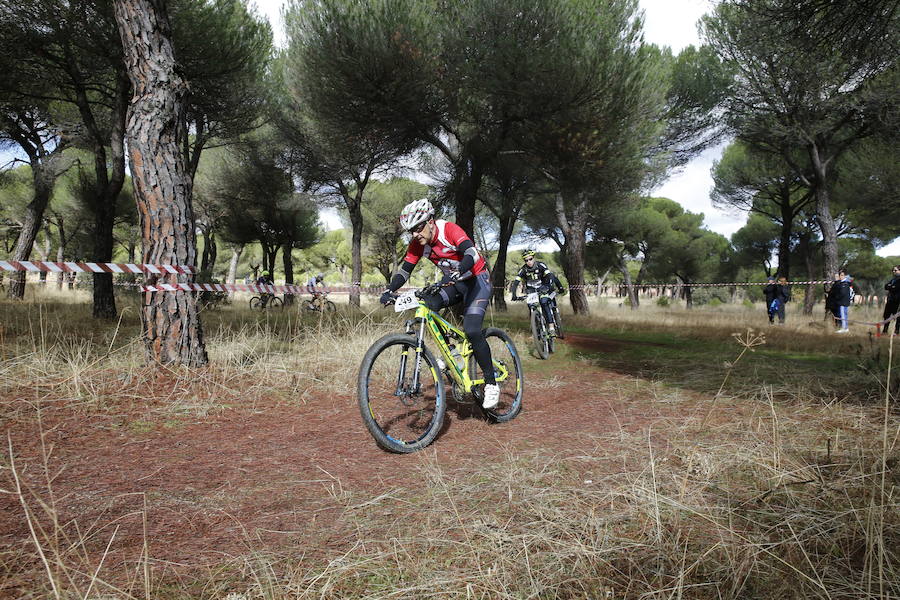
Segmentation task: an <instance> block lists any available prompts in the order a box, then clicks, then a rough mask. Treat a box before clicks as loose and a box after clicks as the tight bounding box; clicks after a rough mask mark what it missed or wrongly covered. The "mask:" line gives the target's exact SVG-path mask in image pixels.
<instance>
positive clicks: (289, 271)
mask: <svg viewBox="0 0 900 600" xmlns="http://www.w3.org/2000/svg"><path fill="white" fill-rule="evenodd" d="M291 250H293V248H292V246H291V244H289V243H285V244H284V246H283V247H282V249H281V264H282V265H284V284H285V285H294V255H293V254H292V253H291ZM284 303H285V305H286V306H290V305H292V304H293V303H294V294H285V295H284Z"/></svg>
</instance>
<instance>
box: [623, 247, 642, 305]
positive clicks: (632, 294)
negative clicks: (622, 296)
mask: <svg viewBox="0 0 900 600" xmlns="http://www.w3.org/2000/svg"><path fill="white" fill-rule="evenodd" d="M618 267H619V272H620V273H621V274H622V281H623V282H624V283H625V290H626V291H627V292H628V303H629V304H630V305H631V310H637V309H638V307H639V306H640V300H639V299H638V294H637V290H636V289H635V287H634V285H633V284H632V282H631V272H630V271H629V270H628V263H627V262H626V261H625V259H624V258H622V259H620V260H619V264H618Z"/></svg>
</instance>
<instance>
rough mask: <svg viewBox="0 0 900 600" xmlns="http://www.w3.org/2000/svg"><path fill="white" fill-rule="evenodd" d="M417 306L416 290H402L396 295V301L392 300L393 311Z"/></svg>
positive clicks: (401, 310)
mask: <svg viewBox="0 0 900 600" xmlns="http://www.w3.org/2000/svg"><path fill="white" fill-rule="evenodd" d="M417 306H419V301H418V300H417V299H416V291H415V290H409V291H408V292H403V293H402V294H400V295H399V296H397V301H396V302H394V311H395V312H403V311H404V310H409V309H410V308H416V307H417Z"/></svg>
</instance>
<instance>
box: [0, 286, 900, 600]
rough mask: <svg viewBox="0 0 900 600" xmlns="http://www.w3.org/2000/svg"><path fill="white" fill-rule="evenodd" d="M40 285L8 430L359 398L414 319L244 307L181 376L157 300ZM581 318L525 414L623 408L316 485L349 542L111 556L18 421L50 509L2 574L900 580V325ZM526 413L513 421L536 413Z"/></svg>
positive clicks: (722, 310) (409, 589)
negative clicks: (82, 297) (166, 349)
mask: <svg viewBox="0 0 900 600" xmlns="http://www.w3.org/2000/svg"><path fill="white" fill-rule="evenodd" d="M42 300H43V301H42V302H37V303H30V304H24V305H19V304H10V303H8V302H6V301H0V323H2V326H0V399H2V404H0V418H2V420H3V423H4V424H5V428H6V430H7V431H8V432H10V433H9V439H10V440H12V439H13V438H14V437H15V436H16V434H18V433H21V431H25V430H30V429H33V428H34V427H35V424H36V422H37V420H38V419H39V418H40V419H42V420H46V421H48V422H49V421H51V420H52V418H53V415H54V413H66V414H73V413H74V414H78V415H82V416H83V417H84V419H85V422H86V423H87V422H88V421H90V420H91V419H94V418H100V417H109V415H114V414H117V413H122V414H127V415H128V417H127V419H128V421H127V423H126V424H125V426H123V427H122V435H123V436H125V438H126V439H131V438H133V439H134V440H136V441H139V440H142V439H143V437H142V435H143V434H144V433H146V431H148V430H150V429H154V428H156V429H160V428H170V429H171V428H175V429H177V428H178V427H180V426H183V425H184V424H187V423H189V424H192V425H198V424H199V425H202V424H203V423H205V422H207V421H210V420H213V419H215V418H218V417H221V416H222V415H223V414H229V413H231V412H236V413H240V414H249V412H248V411H252V410H253V409H254V407H259V409H260V410H268V411H272V410H274V411H277V410H278V406H286V407H297V406H298V405H299V407H300V409H302V406H303V404H304V403H307V402H309V403H310V404H312V403H313V402H314V400H315V399H316V398H321V397H323V396H328V397H329V398H333V399H334V402H335V403H336V405H337V406H345V407H346V408H347V409H348V410H350V411H352V410H355V379H354V378H355V374H356V367H357V365H358V364H359V360H360V358H361V357H362V355H363V354H364V352H365V349H366V348H367V347H368V345H369V344H370V343H371V342H372V341H373V340H374V339H376V338H377V337H379V336H380V335H383V334H384V333H387V332H389V331H392V330H393V329H395V328H396V326H397V323H398V322H399V320H398V319H399V317H395V316H394V315H393V314H392V313H388V312H386V311H380V310H377V309H376V307H374V306H372V305H369V306H367V307H366V308H365V309H364V310H363V311H362V312H360V313H350V312H347V311H345V310H341V311H340V312H339V313H338V314H337V315H336V316H335V317H334V318H333V319H324V320H323V319H318V318H316V317H315V316H308V315H302V314H300V313H298V312H296V311H292V310H288V311H286V312H285V313H283V314H280V315H262V316H260V315H257V314H252V313H250V312H249V311H248V310H245V309H244V308H243V307H242V305H241V306H238V305H237V304H236V305H235V306H232V307H227V308H225V309H222V310H217V311H213V312H209V313H206V314H204V328H205V333H206V340H207V346H208V350H209V352H210V358H211V360H212V364H211V365H210V367H208V368H206V369H204V370H202V371H201V372H200V373H198V372H191V371H189V370H186V369H180V368H174V369H166V370H165V373H164V376H165V377H166V382H167V386H166V388H165V390H166V391H165V392H159V389H160V388H159V386H158V385H156V383H157V382H158V381H159V377H160V370H159V369H158V368H148V367H147V366H146V365H145V364H144V359H143V350H142V348H141V345H140V342H139V340H138V339H137V336H138V333H139V323H138V314H137V310H136V306H134V305H130V304H129V303H128V302H127V301H123V302H122V305H121V307H122V308H123V311H122V313H123V316H122V318H121V320H120V321H119V322H117V323H109V324H107V325H105V326H103V327H98V326H97V324H96V323H95V322H94V321H93V320H92V319H91V318H90V316H89V314H90V308H89V306H88V305H87V304H79V303H75V302H72V301H71V300H72V296H61V297H53V296H48V297H44V298H43V299H42ZM564 315H565V317H566V318H567V325H568V331H569V332H570V333H571V334H572V335H570V336H569V340H568V342H567V344H565V345H562V346H561V347H560V351H559V352H558V353H557V354H555V355H554V356H553V357H552V358H551V359H550V360H549V361H539V360H537V359H536V358H534V357H533V356H526V359H525V371H526V377H527V385H528V387H527V388H526V389H527V391H528V392H527V393H528V394H531V400H529V399H528V396H527V397H526V413H524V415H523V417H520V419H534V418H535V417H534V416H533V415H534V413H533V412H532V414H531V415H529V414H528V412H527V411H528V410H529V407H532V408H533V407H534V406H535V405H536V402H535V400H534V396H536V395H548V396H549V395H553V394H559V395H562V396H566V397H575V399H576V400H578V403H579V404H576V406H578V408H577V409H576V410H583V411H585V416H587V414H588V412H590V413H592V414H593V413H596V412H604V413H605V416H606V417H608V420H609V422H610V423H611V424H612V425H611V426H609V427H605V428H597V427H584V428H583V429H576V430H574V431H571V432H566V433H567V435H557V434H553V433H551V432H552V431H557V430H553V429H550V428H548V429H547V431H546V432H545V433H544V435H537V434H534V433H529V434H528V435H527V436H526V435H525V434H524V433H523V434H522V436H521V439H514V440H510V441H507V442H504V444H503V445H501V449H502V450H501V451H499V452H497V453H496V454H494V455H492V456H491V457H490V458H489V459H488V460H484V459H471V460H469V459H454V454H455V451H454V448H452V447H447V445H446V444H443V445H442V444H441V438H438V440H437V442H436V443H435V445H434V446H435V447H433V448H429V449H428V450H426V451H424V452H422V453H419V455H416V456H415V457H413V458H410V459H409V460H406V459H403V460H404V461H405V462H404V463H402V465H403V466H402V467H400V466H398V467H396V468H398V469H402V470H404V472H405V473H406V479H403V481H406V482H416V484H415V485H412V484H396V485H394V484H391V483H390V481H387V482H386V483H385V484H384V485H383V486H382V487H381V488H380V489H372V488H366V487H361V486H356V487H354V486H352V485H351V484H350V483H349V482H345V483H343V484H339V485H337V487H335V486H332V487H330V488H328V489H329V490H330V491H328V492H327V493H326V492H322V498H320V499H318V501H319V502H321V503H323V506H328V507H329V509H330V510H335V511H337V512H338V514H339V515H340V519H341V521H340V522H341V523H343V525H342V526H343V527H347V528H349V529H350V530H352V532H353V535H352V538H351V541H348V542H347V543H345V544H343V545H340V546H338V547H331V546H322V545H316V544H315V539H314V538H311V539H307V540H305V542H304V543H298V544H294V545H292V546H289V547H284V546H274V545H271V544H268V543H266V542H265V541H263V539H262V538H260V537H254V535H252V532H248V543H247V545H246V548H245V551H244V552H241V553H235V552H230V553H228V554H223V555H222V556H221V559H220V560H219V561H218V562H217V563H213V564H210V563H205V564H204V565H203V566H202V567H196V568H189V567H186V568H181V569H177V568H175V566H172V565H167V564H163V563H161V562H154V561H152V560H151V559H150V557H148V556H144V557H143V558H142V559H138V560H136V561H134V562H132V563H129V564H128V565H127V567H123V566H117V567H114V568H113V567H109V566H108V565H104V564H103V559H102V557H103V556H104V554H103V552H102V548H100V550H101V552H99V553H98V552H94V551H91V552H89V551H88V550H87V546H88V545H89V544H88V543H87V542H86V540H85V537H79V536H78V535H73V534H72V533H71V532H72V531H73V530H74V526H73V523H71V522H65V523H64V522H60V521H59V520H58V519H57V518H56V516H57V515H56V512H55V511H56V510H57V509H56V508H54V507H55V504H54V502H50V501H49V500H48V498H49V497H50V496H48V494H49V493H50V492H49V488H51V487H52V485H49V484H48V485H47V486H36V487H34V488H27V487H22V485H21V482H22V480H23V479H24V476H23V474H22V469H23V468H24V465H23V464H22V463H21V462H19V463H18V464H17V463H16V462H15V460H14V457H16V456H17V452H16V450H15V448H14V447H13V446H12V442H10V443H9V444H8V448H7V449H6V450H4V452H3V453H2V467H3V479H4V482H3V484H2V488H3V493H4V494H6V495H7V496H8V498H11V499H13V500H15V502H11V503H10V504H9V506H11V507H14V508H15V507H18V508H16V509H15V510H21V511H22V514H21V516H22V518H25V517H28V518H29V521H30V522H32V521H33V522H34V523H35V524H36V525H35V528H34V529H32V532H31V534H30V535H29V536H27V538H23V539H17V540H11V539H9V536H3V537H2V538H0V539H2V547H0V577H3V579H2V580H0V595H3V594H4V593H6V594H12V595H13V596H19V597H30V598H39V597H40V598H42V597H54V596H55V597H59V598H69V597H92V598H146V597H152V598H187V597H191V598H195V597H196V598H228V600H244V599H248V600H249V599H250V598H272V599H276V598H278V599H280V598H285V599H287V598H425V597H427V598H538V599H550V598H583V599H606V598H660V599H662V598H898V597H900V556H898V548H900V511H898V508H900V507H898V498H897V494H898V486H900V449H898V447H897V444H898V439H900V419H898V415H897V410H896V407H897V404H896V390H897V388H898V383H900V382H898V381H897V371H896V367H897V364H896V358H894V357H893V354H894V353H895V351H896V350H898V349H897V348H893V347H892V345H891V338H880V339H875V338H872V337H871V336H869V335H868V332H867V330H865V329H864V328H861V327H857V328H855V331H854V333H853V334H852V335H851V336H848V337H841V336H838V335H834V334H831V333H830V332H829V331H828V330H826V329H825V328H824V327H822V326H821V321H819V317H820V315H821V312H819V313H818V314H817V315H816V316H815V318H811V317H807V318H804V317H802V316H801V315H799V314H791V313H789V315H788V325H787V326H785V327H778V326H774V327H770V326H769V325H768V323H767V322H766V321H765V316H764V314H763V312H762V309H761V308H756V309H747V308H745V307H729V306H725V307H718V308H715V309H712V308H698V309H696V310H694V311H690V312H688V311H684V310H683V309H662V308H658V307H652V308H646V309H645V308H642V309H641V310H639V311H629V310H627V309H623V308H620V307H618V306H616V305H615V303H612V302H610V303H608V304H605V305H604V304H595V305H594V307H593V313H592V315H591V316H587V317H574V316H573V315H571V314H570V313H568V311H566V312H565V313H564ZM856 316H857V317H859V316H861V314H857V315H856ZM869 316H870V317H874V316H875V315H869ZM488 321H489V322H491V323H492V324H495V325H498V326H502V327H506V328H508V329H509V330H511V331H514V332H515V340H516V343H517V345H518V346H519V348H520V351H522V353H523V354H526V353H527V346H528V343H529V340H528V337H527V331H526V322H525V313H524V312H523V310H522V307H520V306H517V307H515V310H513V311H512V312H511V313H504V314H500V313H497V314H491V315H489V317H488ZM891 360H893V367H891V364H890V362H891ZM889 380H893V383H892V385H890V386H888V381H889ZM148 390H152V391H150V392H148ZM148 397H152V398H153V399H155V400H156V401H155V402H152V403H151V402H148ZM135 407H139V408H138V409H135ZM140 407H144V408H140ZM242 411H244V412H242ZM542 414H546V415H547V416H546V418H547V419H548V421H549V420H550V419H551V418H553V415H552V414H551V411H550V410H546V411H545V413H542ZM135 415H138V416H137V417H136V416H135ZM357 418H358V415H357ZM574 420H575V421H576V422H577V420H578V415H577V414H576V415H574ZM518 422H519V420H517V421H515V422H513V423H512V424H510V425H509V427H508V428H507V429H506V430H505V431H509V432H512V434H513V435H514V434H515V432H516V427H517V423H518ZM525 423H526V421H524V420H523V421H522V425H521V427H522V428H523V431H525V429H524V424H525ZM528 431H529V432H531V431H532V429H528ZM568 433H571V435H568ZM126 443H127V442H126ZM362 447H363V448H366V449H367V450H366V451H370V452H371V453H372V455H371V457H370V459H366V460H372V461H377V460H381V459H382V458H381V456H380V454H379V451H378V450H377V449H376V447H375V446H374V444H365V445H363V446H362ZM48 454H51V455H52V452H50V451H48ZM45 458H48V457H46V456H45ZM391 460H394V459H393V458H392V459H391ZM45 464H46V462H45ZM399 464H400V463H391V465H399ZM37 466H38V465H31V468H37ZM56 468H62V466H60V465H57V466H56ZM391 468H395V467H394V466H392V467H391ZM52 479H53V476H52V475H48V476H47V481H52ZM97 493H98V495H102V494H101V491H100V490H98V491H97ZM57 501H58V500H57ZM203 501H205V502H213V501H214V498H211V497H210V498H206V499H204V500H203ZM11 510H12V509H11ZM29 511H30V512H29ZM144 514H145V515H146V512H145V513H144ZM80 526H81V527H82V529H80V530H79V531H82V532H84V531H86V530H87V528H86V524H84V523H82V524H80ZM93 526H94V527H96V526H97V525H96V524H93ZM61 540H64V541H61ZM158 543H160V542H159V541H158V540H153V541H152V544H151V545H154V544H158ZM25 565H27V566H25ZM23 581H24V582H27V584H23V583H22V582H23Z"/></svg>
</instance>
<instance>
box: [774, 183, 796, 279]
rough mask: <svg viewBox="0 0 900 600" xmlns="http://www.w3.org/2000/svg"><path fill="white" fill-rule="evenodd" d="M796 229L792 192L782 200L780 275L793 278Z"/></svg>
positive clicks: (779, 248)
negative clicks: (793, 236) (794, 233)
mask: <svg viewBox="0 0 900 600" xmlns="http://www.w3.org/2000/svg"><path fill="white" fill-rule="evenodd" d="M793 227H794V211H793V207H792V206H791V203H790V190H788V192H787V197H782V199H781V237H780V238H779V240H778V274H779V275H781V276H782V277H784V278H785V279H790V278H791V233H792V231H793Z"/></svg>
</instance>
